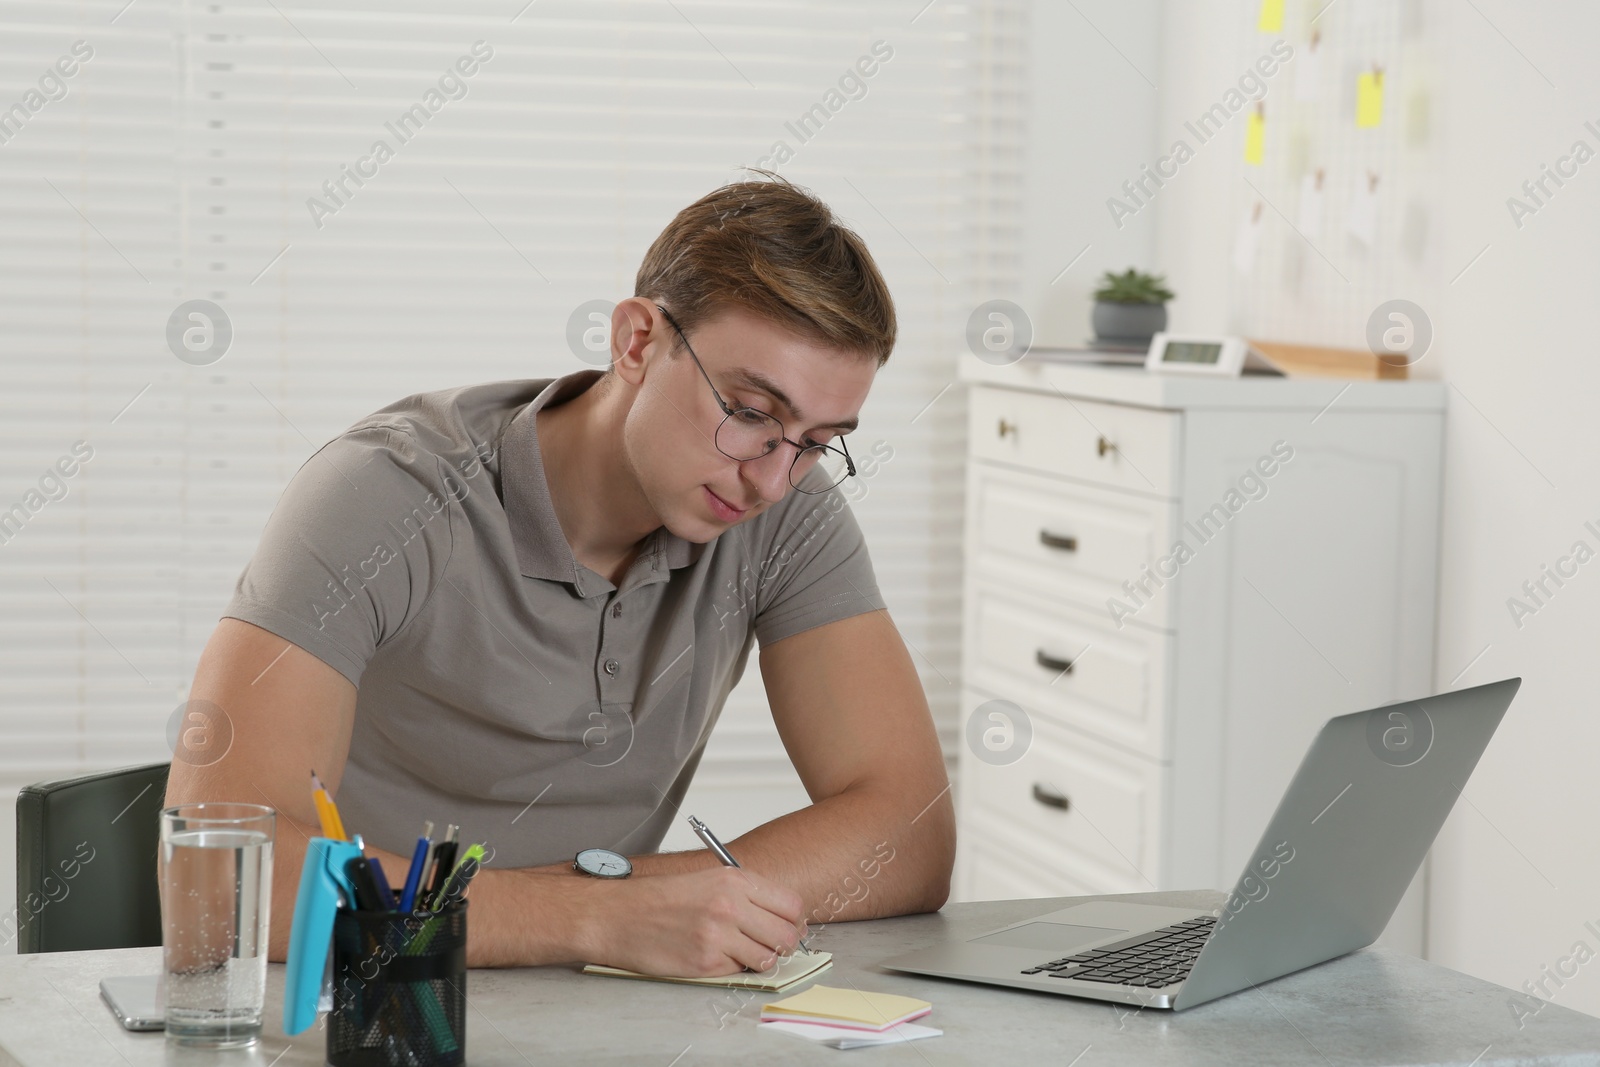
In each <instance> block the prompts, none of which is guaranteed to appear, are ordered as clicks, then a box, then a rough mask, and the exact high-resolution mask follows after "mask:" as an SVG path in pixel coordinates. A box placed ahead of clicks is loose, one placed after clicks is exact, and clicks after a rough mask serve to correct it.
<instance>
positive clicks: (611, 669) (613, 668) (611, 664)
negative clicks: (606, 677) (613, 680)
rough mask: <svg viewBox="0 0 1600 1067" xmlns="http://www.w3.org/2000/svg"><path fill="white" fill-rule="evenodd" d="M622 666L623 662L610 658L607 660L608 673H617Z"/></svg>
mask: <svg viewBox="0 0 1600 1067" xmlns="http://www.w3.org/2000/svg"><path fill="white" fill-rule="evenodd" d="M621 666H622V664H620V663H618V662H617V661H616V660H614V659H608V660H606V673H607V674H616V673H617V670H618V669H619V668H620V667H621Z"/></svg>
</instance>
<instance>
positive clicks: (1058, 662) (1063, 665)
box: [1033, 648, 1073, 674]
mask: <svg viewBox="0 0 1600 1067" xmlns="http://www.w3.org/2000/svg"><path fill="white" fill-rule="evenodd" d="M1033 661H1034V662H1035V663H1037V664H1038V665H1039V666H1041V667H1047V668H1049V669H1050V670H1052V671H1055V672H1056V673H1058V674H1071V673H1072V662H1073V661H1072V660H1070V659H1059V658H1057V657H1055V656H1052V655H1050V653H1048V652H1046V651H1045V650H1044V649H1042V648H1040V649H1036V650H1034V653H1033Z"/></svg>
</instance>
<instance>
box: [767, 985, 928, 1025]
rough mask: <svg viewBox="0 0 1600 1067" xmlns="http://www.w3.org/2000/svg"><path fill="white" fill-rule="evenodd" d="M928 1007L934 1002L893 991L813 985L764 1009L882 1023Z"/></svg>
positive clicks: (794, 1014) (867, 1022)
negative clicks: (866, 991) (870, 990)
mask: <svg viewBox="0 0 1600 1067" xmlns="http://www.w3.org/2000/svg"><path fill="white" fill-rule="evenodd" d="M931 1007H933V1005H932V1004H930V1003H928V1002H927V1001H926V1000H918V999H917V998H916V997H902V996H900V995H898V994H896V993H863V992H862V991H861V990H859V989H836V988H834V987H833V986H825V985H814V986H812V987H811V988H810V989H807V990H806V991H805V992H803V993H796V994H795V995H794V996H792V997H784V998H783V999H782V1000H775V1001H773V1002H772V1003H771V1004H768V1005H766V1006H765V1008H764V1009H763V1010H764V1011H765V1012H767V1013H770V1014H774V1015H793V1016H796V1017H801V1018H803V1017H806V1016H810V1017H812V1018H820V1019H836V1020H839V1021H841V1022H855V1023H864V1024H866V1025H868V1026H881V1025H882V1024H884V1023H886V1022H890V1021H891V1020H894V1019H899V1018H901V1017H903V1016H906V1015H911V1014H914V1013H916V1012H920V1011H925V1010H926V1009H928V1008H931Z"/></svg>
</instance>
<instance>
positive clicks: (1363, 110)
mask: <svg viewBox="0 0 1600 1067" xmlns="http://www.w3.org/2000/svg"><path fill="white" fill-rule="evenodd" d="M1382 123H1383V71H1381V70H1366V71H1362V72H1361V76H1360V77H1359V78H1357V79H1356V125H1357V126H1359V127H1361V128H1362V129H1370V128H1371V127H1373V126H1378V125H1381V124H1382Z"/></svg>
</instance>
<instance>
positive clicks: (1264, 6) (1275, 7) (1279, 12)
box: [1256, 0, 1283, 33]
mask: <svg viewBox="0 0 1600 1067" xmlns="http://www.w3.org/2000/svg"><path fill="white" fill-rule="evenodd" d="M1256 29H1258V30H1260V31H1261V32H1262V33H1277V32H1278V31H1280V30H1282V29H1283V0H1261V18H1260V19H1259V20H1257V22H1256Z"/></svg>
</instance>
